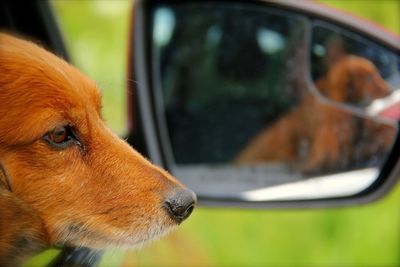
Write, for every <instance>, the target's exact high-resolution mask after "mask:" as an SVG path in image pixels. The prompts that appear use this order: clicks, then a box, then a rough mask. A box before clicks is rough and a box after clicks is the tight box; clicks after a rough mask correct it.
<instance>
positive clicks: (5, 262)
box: [0, 33, 184, 266]
mask: <svg viewBox="0 0 400 267" xmlns="http://www.w3.org/2000/svg"><path fill="white" fill-rule="evenodd" d="M100 109H101V97H100V93H99V90H98V88H97V87H96V85H95V83H94V82H93V81H91V80H89V79H88V78H86V77H85V76H84V75H83V74H82V73H81V72H80V71H79V70H77V69H76V68H75V67H73V66H71V65H70V64H68V63H67V62H65V61H63V60H62V59H60V58H58V57H57V56H55V55H53V54H51V53H50V52H48V51H46V50H45V49H43V48H41V47H39V46H38V45H36V44H34V43H32V42H30V41H26V40H22V39H20V38H16V37H13V36H11V35H8V34H5V33H1V34H0V164H1V166H0V167H1V172H0V266H16V265H19V264H21V263H22V262H23V261H24V260H25V259H26V258H27V257H29V256H31V255H33V254H35V253H37V252H39V251H41V250H42V249H44V248H46V247H49V246H53V245H61V246H63V245H68V246H85V247H89V248H94V249H104V248H107V247H122V248H134V247H136V246H140V245H141V244H143V243H144V242H146V241H149V240H152V239H155V238H158V237H160V236H162V235H164V234H166V233H167V232H168V231H170V230H171V229H173V228H174V227H175V226H177V224H178V223H177V222H176V221H174V220H173V219H171V218H170V216H169V215H168V214H167V212H166V211H165V209H164V208H163V207H162V205H163V201H164V200H165V198H167V197H168V196H169V195H171V194H172V193H173V192H174V191H175V190H177V189H182V188H184V186H183V185H182V184H181V183H180V182H179V181H177V180H176V179H175V178H174V177H172V176H171V175H170V174H169V173H168V172H166V171H165V170H163V169H161V168H159V167H157V166H155V165H153V164H152V163H150V162H149V161H148V160H146V159H145V158H144V157H143V156H141V155H140V154H139V153H138V152H136V151H135V150H134V149H132V147H130V146H129V145H128V144H127V143H126V142H124V141H123V140H121V139H120V138H119V137H118V136H117V135H115V134H114V133H113V132H112V131H111V130H110V129H109V128H108V127H107V126H106V125H105V123H104V121H103V119H102V117H101V110H100ZM60 127H61V128H62V127H66V128H67V127H69V128H70V129H73V132H74V133H75V135H76V136H77V137H79V141H77V140H73V143H72V144H69V145H68V146H66V147H64V148H57V147H54V146H52V145H51V144H50V143H49V142H48V141H47V140H46V138H45V137H46V136H47V137H48V136H49V134H51V135H52V136H53V135H54V132H55V129H60ZM71 131H72V130H71Z"/></svg>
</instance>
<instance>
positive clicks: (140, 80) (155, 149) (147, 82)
mask: <svg viewBox="0 0 400 267" xmlns="http://www.w3.org/2000/svg"><path fill="white" fill-rule="evenodd" d="M201 2H202V3H204V1H201ZM208 2H218V1H208ZM224 2H227V3H229V2H230V1H224ZM231 2H232V1H231ZM235 2H236V3H237V1H235ZM243 2H244V3H246V4H249V3H251V4H255V5H263V6H265V7H271V8H274V9H282V10H289V11H291V12H297V13H301V14H302V15H305V16H307V17H308V18H311V19H323V20H325V21H328V22H330V23H334V24H336V25H339V26H341V27H344V28H346V29H350V30H352V31H354V32H357V33H359V34H362V35H364V36H366V37H367V38H369V39H371V40H373V41H375V42H377V43H379V44H381V45H383V46H385V47H388V48H389V49H391V50H394V51H395V52H396V54H397V55H400V38H397V37H394V36H391V35H390V34H388V33H385V32H383V31H382V30H381V29H379V28H377V27H375V26H373V25H372V26H371V24H369V23H367V22H363V21H361V20H359V19H356V20H354V18H352V17H351V16H349V15H346V14H342V13H340V12H338V11H335V10H331V9H329V8H327V7H325V6H321V5H319V4H316V3H310V2H309V1H286V0H284V1H265V0H264V1H262V0H260V1H244V0H243ZM158 3H174V4H179V3H186V4H187V1H176V0H175V1H157V0H147V1H146V0H138V1H136V3H135V6H134V10H133V13H132V24H131V27H132V29H131V32H130V34H131V39H130V44H129V49H130V53H129V58H128V60H129V61H128V64H129V72H128V78H129V79H132V80H134V81H136V82H137V84H139V85H140V86H137V87H136V88H133V87H132V86H131V87H130V88H129V89H130V97H129V98H128V102H129V104H128V105H129V106H130V107H132V106H135V107H136V112H135V115H136V116H135V117H134V118H132V117H131V119H135V121H136V122H137V123H139V124H140V127H136V132H135V133H131V134H130V136H142V137H143V141H144V143H145V144H146V145H147V146H146V148H147V152H148V153H147V154H146V156H147V157H149V158H150V159H151V160H152V161H153V162H154V163H155V164H158V165H162V166H163V167H164V168H167V169H168V166H167V164H166V160H165V158H163V153H162V146H161V144H160V142H161V138H160V130H159V125H157V119H156V117H155V114H156V109H155V101H154V93H153V82H152V80H151V75H150V74H151V67H152V66H151V61H150V59H151V52H150V50H151V49H150V42H151V32H150V25H151V22H150V11H151V8H152V7H153V6H154V4H158ZM309 34H310V33H309ZM138 128H139V129H138ZM399 129H400V122H399ZM399 154H400V131H399V133H398V135H397V138H396V141H395V144H394V146H393V149H392V151H391V152H390V154H389V156H388V158H387V161H386V162H385V164H384V166H383V169H382V170H381V173H380V174H379V176H378V178H377V180H376V181H375V182H374V183H373V184H372V185H371V186H369V187H368V188H367V189H366V190H364V191H362V192H361V193H358V194H356V195H353V196H349V197H340V198H326V199H315V200H296V201H268V202H246V201H243V200H238V199H229V198H221V199H215V198H204V197H201V196H200V197H199V204H200V205H202V206H211V207H240V208H256V209H265V208H267V209H278V208H291V209H292V208H328V207H338V206H349V205H357V204H364V203H368V202H372V201H375V200H378V199H380V198H382V197H383V196H385V195H386V194H387V193H388V192H389V191H390V190H391V189H392V188H393V187H394V186H395V185H396V183H397V182H398V181H399V178H400V160H399Z"/></svg>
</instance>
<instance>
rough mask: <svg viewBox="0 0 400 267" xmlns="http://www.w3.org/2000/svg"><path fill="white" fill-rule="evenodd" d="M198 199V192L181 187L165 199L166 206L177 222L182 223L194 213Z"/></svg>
mask: <svg viewBox="0 0 400 267" xmlns="http://www.w3.org/2000/svg"><path fill="white" fill-rule="evenodd" d="M196 201H197V198H196V194H195V193H194V192H193V191H192V190H189V189H180V190H178V191H176V192H175V193H174V194H173V195H172V196H171V197H169V198H168V199H166V200H165V202H164V207H165V209H166V210H167V212H168V214H169V216H170V217H171V218H172V219H173V220H174V221H175V222H177V223H181V222H182V221H184V220H185V219H186V218H187V217H189V215H190V214H191V213H192V211H193V209H194V206H195V204H196Z"/></svg>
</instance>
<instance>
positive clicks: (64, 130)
mask: <svg viewBox="0 0 400 267" xmlns="http://www.w3.org/2000/svg"><path fill="white" fill-rule="evenodd" d="M44 139H45V140H46V141H47V142H48V143H49V144H50V145H52V146H54V147H56V148H66V147H67V146H69V145H70V144H72V143H77V144H80V142H79V141H78V139H77V138H76V136H75V134H74V133H73V130H72V129H71V127H70V126H63V127H58V128H56V129H54V130H53V131H51V132H49V133H47V134H46V135H45V136H44Z"/></svg>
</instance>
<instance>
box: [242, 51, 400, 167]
mask: <svg viewBox="0 0 400 267" xmlns="http://www.w3.org/2000/svg"><path fill="white" fill-rule="evenodd" d="M317 86H318V89H319V90H320V93H321V94H322V95H325V96H326V97H327V99H329V100H326V99H323V97H321V96H319V95H318V94H316V93H314V92H307V93H306V95H305V96H304V98H303V100H302V101H301V102H300V103H299V105H298V106H296V107H294V108H293V109H291V110H290V111H289V112H288V113H286V114H284V115H283V116H282V117H280V118H279V119H278V120H277V121H276V122H275V123H273V124H272V125H270V126H268V127H266V128H265V129H264V130H262V131H261V132H260V133H258V134H257V135H256V136H255V137H254V138H253V139H252V140H250V142H248V143H247V145H246V146H245V147H244V149H243V150H242V151H241V152H240V153H239V155H238V156H237V157H236V159H235V162H236V163H238V164H260V163H266V162H271V161H276V162H289V163H290V162H291V163H293V164H294V165H295V166H296V168H298V169H299V170H300V171H302V172H304V173H326V172H331V171H340V170H345V169H349V168H351V167H352V166H353V167H354V166H358V165H359V164H363V163H362V162H366V161H370V159H371V158H373V157H375V156H379V155H381V154H385V153H387V152H388V151H389V150H390V148H391V146H392V144H393V141H394V139H395V134H396V127H395V126H394V125H393V124H391V123H388V122H383V121H381V120H379V119H376V118H371V117H367V116H360V115H356V114H355V113H354V112H353V111H352V110H351V109H344V108H342V107H341V106H340V105H337V103H346V104H350V105H357V106H364V105H367V104H369V103H371V101H372V100H374V99H376V98H381V97H385V96H387V95H388V94H390V93H391V89H390V88H389V87H388V85H387V84H386V82H385V81H384V80H383V78H382V77H381V76H380V74H379V72H378V70H377V69H376V67H375V66H374V65H373V64H372V63H371V62H370V61H368V60H367V59H365V58H361V57H357V56H351V55H349V56H345V57H343V58H341V59H340V60H339V61H338V62H337V63H336V64H335V65H334V66H332V68H331V69H330V70H329V71H328V73H327V74H326V76H325V77H323V78H322V79H321V80H319V81H318V82H317Z"/></svg>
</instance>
